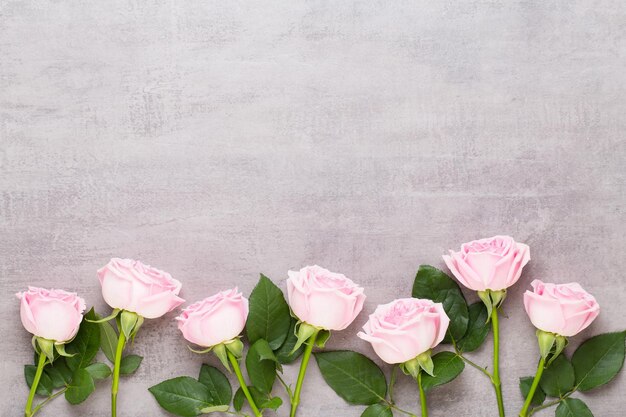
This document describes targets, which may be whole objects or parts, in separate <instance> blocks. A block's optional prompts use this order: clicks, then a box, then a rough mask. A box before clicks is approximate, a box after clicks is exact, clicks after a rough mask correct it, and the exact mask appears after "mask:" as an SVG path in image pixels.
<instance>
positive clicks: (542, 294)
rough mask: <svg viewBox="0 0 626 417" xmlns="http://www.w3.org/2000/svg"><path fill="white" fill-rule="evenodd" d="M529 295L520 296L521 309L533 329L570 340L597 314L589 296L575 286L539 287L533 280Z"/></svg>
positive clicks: (541, 283)
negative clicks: (521, 297)
mask: <svg viewBox="0 0 626 417" xmlns="http://www.w3.org/2000/svg"><path fill="white" fill-rule="evenodd" d="M530 285H531V286H532V287H533V291H526V292H525V293H524V307H525V308H526V313H527V314H528V317H530V321H531V322H532V323H533V325H534V326H535V327H536V328H538V329H540V330H543V331H546V332H550V333H556V334H558V335H561V336H566V337H569V336H574V335H576V334H578V333H580V332H581V331H583V330H584V329H586V328H587V327H588V326H589V325H590V324H591V322H592V321H594V320H595V318H596V317H598V314H600V306H599V305H598V303H597V302H596V299H595V298H594V297H593V295H591V294H589V293H588V292H587V291H585V290H584V289H583V287H581V286H580V284H578V283H576V282H572V283H569V284H551V283H543V282H541V281H540V280H538V279H536V280H534V281H533V282H532V283H531V284H530Z"/></svg>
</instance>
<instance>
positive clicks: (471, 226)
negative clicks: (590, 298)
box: [0, 0, 626, 417]
mask: <svg viewBox="0 0 626 417" xmlns="http://www.w3.org/2000/svg"><path fill="white" fill-rule="evenodd" d="M624 74H626V3H624V2H623V1H621V0H620V1H601V0H599V1H582V0H545V1H532V0H531V1H527V0H524V1H521V0H510V1H500V0H472V1H439V0H435V1H421V0H397V1H390V2H385V1H373V0H372V1H354V0H346V1H335V2H333V1H325V0H307V1H303V0H289V1H266V2H256V1H248V2H242V1H221V0H220V1H216V0H201V1H200V0H188V1H176V0H151V1H136V0H132V1H131V0H115V1H49V0H41V1H10V0H0V236H1V238H0V280H1V293H0V297H1V300H2V302H1V303H0V334H2V338H1V341H0V346H1V349H0V350H1V352H2V355H1V358H2V359H0V361H1V362H0V382H1V383H2V389H1V390H0V392H2V394H1V397H2V401H1V402H0V415H2V416H3V417H17V416H20V415H22V411H21V410H22V407H23V405H24V402H25V400H26V396H27V389H26V387H25V384H24V381H23V368H22V365H23V364H24V363H29V362H30V361H31V360H32V350H31V347H30V336H29V335H28V334H27V332H26V331H25V330H24V329H23V328H22V326H21V324H20V321H19V316H18V311H19V310H18V302H17V300H16V299H15V297H14V293H15V292H17V291H19V290H23V289H24V288H25V287H26V286H27V285H36V286H45V287H58V288H64V289H68V290H74V291H77V292H78V293H80V294H81V295H82V296H83V297H84V298H86V299H87V302H88V304H89V305H95V307H96V309H97V311H100V312H107V311H108V309H107V306H106V305H105V304H104V302H103V300H102V298H101V294H100V286H99V283H98V281H97V278H96V274H95V271H96V269H97V268H99V267H100V266H102V265H103V264H104V263H106V262H107V261H108V259H109V258H111V257H116V256H119V257H131V258H137V259H141V260H143V261H144V262H146V263H149V264H152V265H154V266H157V267H159V268H161V269H164V270H166V271H168V272H170V273H171V274H172V275H173V276H174V277H176V278H177V279H179V280H180V281H182V282H183V291H182V295H183V297H185V298H187V299H188V300H189V301H195V300H198V299H199V298H202V297H204V296H208V295H210V294H212V293H214V292H217V291H218V290H222V289H226V288H229V287H233V286H235V285H237V286H239V288H240V289H241V290H243V292H244V293H245V294H249V293H250V291H251V289H252V288H253V286H254V284H255V282H256V280H257V278H258V274H259V272H263V273H265V274H267V275H268V276H270V277H271V278H273V280H274V281H275V282H277V283H278V284H279V285H280V286H281V287H282V288H283V289H284V281H285V279H286V277H287V274H286V272H287V270H288V269H294V268H299V267H301V266H304V265H307V264H314V263H317V264H320V265H323V266H325V267H327V268H329V269H331V270H334V271H339V272H343V273H345V274H346V275H347V276H349V277H351V278H353V279H354V280H355V281H357V282H359V283H360V284H362V285H363V286H364V287H365V288H366V291H367V295H368V299H367V302H366V304H365V309H364V311H363V313H362V314H361V315H360V316H359V318H358V319H357V320H356V322H355V323H354V324H353V325H352V326H351V327H350V328H348V329H347V330H345V331H342V332H338V333H335V334H333V336H332V338H331V339H330V342H329V343H328V348H329V349H342V348H349V349H355V350H358V351H361V352H364V353H365V354H367V355H369V356H370V357H374V353H373V351H372V350H371V349H370V347H369V346H368V345H367V344H366V343H365V342H363V341H361V340H360V339H358V338H356V333H357V331H358V330H359V329H360V327H361V326H362V325H363V324H364V322H365V320H366V318H367V314H369V313H371V312H372V311H373V310H374V308H375V306H376V305H377V304H379V303H384V302H388V301H390V300H392V299H394V298H398V297H406V296H409V294H410V289H411V285H412V280H413V277H414V274H415V272H416V270H417V267H418V265H419V264H421V263H428V264H433V265H436V266H438V267H442V268H445V267H444V265H443V262H442V260H441V255H442V254H443V253H445V251H446V250H447V249H449V248H457V247H458V246H459V245H460V244H461V243H462V242H465V241H468V240H471V239H475V238H480V237H486V236H490V235H494V234H501V233H502V234H510V235H512V236H514V237H515V238H516V239H517V240H519V241H522V242H526V243H528V244H529V245H530V247H531V255H532V261H531V263H530V264H529V266H528V267H527V268H526V270H525V272H524V274H523V276H522V278H521V280H520V282H519V283H518V284H517V285H516V286H515V287H513V288H512V289H511V290H510V292H509V296H508V298H507V300H506V303H505V307H504V314H505V315H506V316H507V317H506V318H505V319H503V320H502V338H503V340H502V352H501V357H502V363H503V365H502V374H503V384H504V395H505V400H506V408H507V411H508V415H510V416H513V415H516V414H517V411H518V410H519V408H520V406H521V403H522V399H521V397H520V394H519V391H518V388H517V383H518V378H519V377H521V376H526V375H531V374H532V373H533V372H534V369H535V365H536V360H537V348H536V342H535V336H534V329H533V327H532V325H531V324H530V323H529V321H528V319H527V317H526V315H525V313H524V310H523V305H522V293H523V291H525V290H526V289H527V288H529V283H530V281H531V280H532V279H534V278H541V279H543V280H547V281H554V282H569V281H580V282H581V283H582V284H583V285H584V287H585V288H587V289H588V290H589V291H590V292H591V293H593V294H595V296H596V297H597V299H598V301H599V303H600V304H601V306H602V313H601V315H600V316H599V318H598V319H597V321H596V322H595V323H594V324H593V325H592V326H591V328H589V329H588V330H586V331H585V332H584V333H583V334H582V335H580V336H579V337H575V338H573V340H572V343H571V346H570V347H569V348H568V349H569V352H571V351H572V350H571V349H572V348H574V347H575V346H576V345H577V344H579V343H580V341H581V340H582V339H584V338H586V337H588V336H590V335H592V334H597V333H601V332H605V331H611V330H618V329H624V328H625V327H626V322H625V320H624V312H625V309H624V294H626V282H625V281H624V271H625V270H626V257H624V247H626V233H625V232H626V230H625V227H624V224H625V222H626V214H625V213H626V207H625V204H626V196H625V191H624V190H625V188H624V187H625V185H626V170H625V169H624V164H625V162H626V143H625V140H624V138H625V132H626V116H625V114H626V101H625V100H624V97H625V94H626V77H625V76H624ZM466 295H467V297H468V298H469V299H470V300H472V301H474V300H477V298H476V297H475V295H474V294H472V293H470V292H469V291H468V292H466ZM174 317H175V313H170V314H168V315H167V316H165V317H163V318H162V319H157V320H150V321H148V322H147V323H146V324H145V325H144V328H143V329H142V331H141V333H140V335H139V337H138V339H137V340H136V342H135V345H134V346H133V347H132V349H130V350H131V351H132V352H135V353H138V354H141V355H143V356H144V357H145V359H144V362H143V364H142V366H141V368H140V369H139V371H138V372H137V374H136V375H134V376H132V377H127V378H124V379H123V381H122V382H121V389H122V391H121V394H120V409H121V410H122V411H121V412H120V415H121V416H136V417H153V416H166V415H167V413H165V412H164V411H162V410H161V409H160V408H159V407H158V405H157V403H156V402H155V401H154V399H153V398H152V396H151V395H150V394H149V393H148V391H147V390H146V388H147V387H149V386H151V385H153V384H155V383H157V382H159V381H161V380H163V379H166V378H170V377H173V376H178V375H196V373H197V372H198V369H199V366H200V364H201V363H202V362H203V361H207V362H209V363H212V364H215V365H217V361H216V360H215V358H213V357H209V356H206V357H201V356H199V355H196V354H193V353H191V352H190V351H189V350H188V349H187V345H186V343H185V342H184V340H183V339H182V337H181V335H180V333H179V331H178V330H177V328H176V325H175V322H174V320H173V318H174ZM490 354H491V343H490V342H487V343H486V344H485V345H484V347H483V348H481V349H480V350H479V351H478V352H476V353H473V354H471V355H470V356H471V357H472V358H473V359H474V360H475V361H476V362H478V363H480V364H484V365H488V364H489V362H490ZM384 369H385V370H386V371H387V372H388V371H389V367H385V368H384ZM285 372H286V379H287V380H289V381H295V376H296V372H297V366H295V365H293V366H287V367H286V371H285ZM232 382H233V383H235V380H234V379H233V380H232ZM279 388H280V387H278V388H276V392H277V393H278V394H280V395H282V394H281V391H280V389H279ZM625 391H626V375H624V374H623V373H622V375H621V376H619V377H618V378H617V379H616V380H614V381H613V382H612V383H611V384H610V385H608V386H606V387H605V388H603V389H601V390H598V391H597V392H591V393H589V394H584V395H580V398H583V399H584V400H585V401H586V402H587V403H588V404H589V406H590V407H591V409H592V410H593V411H594V413H595V415H596V416H600V417H620V416H623V415H624V413H625V411H624V410H626V400H625V396H624V392H625ZM397 398H399V403H400V405H402V406H403V408H406V409H410V410H414V411H415V412H418V399H417V390H416V387H415V385H414V384H413V383H412V382H411V381H410V380H409V379H407V378H402V379H401V381H400V382H399V387H398V392H397ZM429 403H430V410H431V416H432V417H443V416H465V417H493V416H494V415H496V408H495V397H494V395H493V392H492V389H491V387H490V385H489V384H488V381H487V380H486V379H484V378H483V377H482V376H481V375H480V374H479V373H478V372H476V371H475V370H473V369H471V368H467V369H466V370H465V372H464V373H463V374H462V375H461V376H460V377H459V378H457V379H456V380H455V381H454V382H452V383H450V384H449V385H446V386H445V387H441V388H439V389H437V390H434V391H432V393H430V394H429ZM108 407H109V385H108V382H103V383H99V384H98V387H97V391H96V393H95V394H94V395H93V396H92V397H91V398H89V400H88V401H86V402H85V403H83V404H81V405H79V406H75V407H71V406H69V405H67V404H66V403H65V401H64V400H63V399H58V400H55V401H54V402H52V403H51V404H50V405H49V406H47V407H46V408H45V409H44V411H43V412H42V413H41V415H42V416H68V417H77V416H81V417H88V416H94V417H100V416H107V415H108ZM362 410H363V407H352V406H349V405H347V404H346V403H345V402H344V401H343V400H342V399H340V398H339V397H338V396H337V395H335V393H334V392H333V391H332V390H331V389H330V388H329V387H328V386H327V385H326V384H325V383H324V381H323V380H322V378H321V375H320V373H319V371H318V369H317V367H316V365H315V363H314V362H313V363H312V365H311V367H310V370H309V373H308V375H307V381H306V385H305V387H304V392H303V402H302V407H301V411H300V413H299V416H301V417H313V416H346V417H350V416H359V415H360V413H361V412H362ZM553 413H554V411H553V409H552V410H549V411H544V412H540V413H538V414H537V415H538V416H549V415H553ZM268 414H270V415H271V413H268ZM286 414H287V413H286V407H283V408H282V409H281V410H280V411H279V412H278V415H279V416H285V415H286Z"/></svg>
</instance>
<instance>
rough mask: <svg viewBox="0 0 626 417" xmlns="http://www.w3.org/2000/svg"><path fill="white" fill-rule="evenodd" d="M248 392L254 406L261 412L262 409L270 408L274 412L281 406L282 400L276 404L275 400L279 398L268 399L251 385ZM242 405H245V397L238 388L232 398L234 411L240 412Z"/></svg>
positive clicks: (267, 396)
mask: <svg viewBox="0 0 626 417" xmlns="http://www.w3.org/2000/svg"><path fill="white" fill-rule="evenodd" d="M248 391H250V395H251V396H252V400H253V401H254V403H255V404H256V406H257V407H258V408H259V410H262V409H264V408H272V409H274V410H275V409H276V408H278V407H280V405H281V404H282V400H280V403H279V404H277V400H275V398H279V397H274V398H270V397H269V395H267V394H264V393H262V392H261V391H259V390H258V389H256V388H255V387H253V386H251V385H249V386H248ZM279 399H280V398H279ZM244 403H246V404H247V402H246V396H245V395H244V393H243V390H242V389H241V387H240V388H238V389H237V391H236V392H235V397H234V398H233V408H234V409H235V410H236V411H241V409H242V408H243V405H244ZM273 407H276V408H273Z"/></svg>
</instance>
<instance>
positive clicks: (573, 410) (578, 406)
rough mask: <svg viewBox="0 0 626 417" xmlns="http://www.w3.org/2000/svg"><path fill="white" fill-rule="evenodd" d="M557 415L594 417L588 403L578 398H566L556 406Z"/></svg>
mask: <svg viewBox="0 0 626 417" xmlns="http://www.w3.org/2000/svg"><path fill="white" fill-rule="evenodd" d="M555 415H556V417H593V414H591V410H589V408H588V407H587V404H585V403H584V402H582V401H581V400H579V399H576V398H566V399H564V400H563V401H561V403H560V404H559V406H558V407H557V408H556V414H555Z"/></svg>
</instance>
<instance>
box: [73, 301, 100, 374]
mask: <svg viewBox="0 0 626 417" xmlns="http://www.w3.org/2000/svg"><path fill="white" fill-rule="evenodd" d="M85 318H87V319H93V320H97V316H96V313H95V312H94V311H93V308H92V309H91V310H89V312H88V313H87V314H85ZM99 349H100V328H99V325H98V324H95V323H90V322H88V321H87V320H83V321H82V322H81V324H80V329H78V333H77V334H76V337H75V338H74V340H72V341H71V342H70V343H68V344H67V346H66V347H65V351H66V352H67V353H69V354H75V355H74V356H72V357H69V358H65V362H66V363H67V366H68V368H70V369H71V370H72V371H73V372H75V371H76V370H77V369H81V368H85V367H86V366H87V365H89V364H90V363H91V361H92V360H93V358H95V357H96V354H97V353H98V350H99Z"/></svg>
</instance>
